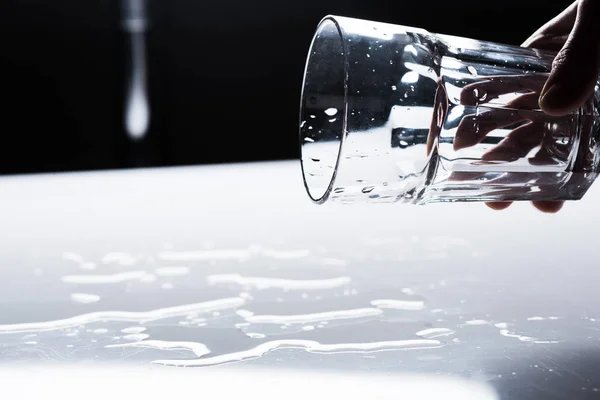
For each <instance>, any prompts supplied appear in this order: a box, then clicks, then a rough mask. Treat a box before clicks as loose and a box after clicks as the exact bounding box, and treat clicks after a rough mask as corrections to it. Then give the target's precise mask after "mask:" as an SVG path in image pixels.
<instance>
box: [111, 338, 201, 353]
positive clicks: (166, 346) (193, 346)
mask: <svg viewBox="0 0 600 400" xmlns="http://www.w3.org/2000/svg"><path fill="white" fill-rule="evenodd" d="M104 347H106V348H108V349H114V348H124V347H138V348H148V349H156V350H188V351H191V352H192V353H194V354H195V355H196V356H198V357H202V356H205V355H207V354H210V350H209V349H208V347H206V346H205V345H204V344H202V343H198V342H175V341H166V340H144V341H140V342H135V343H119V344H109V345H106V346H104Z"/></svg>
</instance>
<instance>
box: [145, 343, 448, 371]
mask: <svg viewBox="0 0 600 400" xmlns="http://www.w3.org/2000/svg"><path fill="white" fill-rule="evenodd" d="M142 343H143V342H142ZM442 346H443V344H442V343H441V342H439V341H437V340H428V339H417V340H397V341H385V342H370V343H336V344H322V343H319V342H317V341H313V340H274V341H270V342H266V343H262V344H259V345H258V346H256V347H254V348H252V349H249V350H244V351H240V352H236V353H229V354H223V355H219V356H214V357H209V358H204V359H203V358H200V359H194V360H156V361H154V362H153V363H154V364H161V365H168V366H178V367H200V366H213V365H220V364H226V363H232V362H240V361H247V360H251V359H255V358H260V357H262V356H264V355H265V354H267V353H269V352H271V351H274V350H278V349H300V350H304V351H307V352H309V353H318V354H337V353H374V352H380V351H399V350H424V349H434V348H439V347H442Z"/></svg>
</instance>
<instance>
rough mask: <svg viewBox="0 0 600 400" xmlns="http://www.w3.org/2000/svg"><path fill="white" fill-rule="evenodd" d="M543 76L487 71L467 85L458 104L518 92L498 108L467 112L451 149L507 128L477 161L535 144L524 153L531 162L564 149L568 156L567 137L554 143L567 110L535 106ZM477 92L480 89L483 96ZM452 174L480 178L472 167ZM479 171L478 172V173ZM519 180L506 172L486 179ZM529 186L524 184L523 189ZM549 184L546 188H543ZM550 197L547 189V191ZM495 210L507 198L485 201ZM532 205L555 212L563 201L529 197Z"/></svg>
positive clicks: (567, 120)
mask: <svg viewBox="0 0 600 400" xmlns="http://www.w3.org/2000/svg"><path fill="white" fill-rule="evenodd" d="M545 82H546V75H542V74H530V75H525V76H523V75H509V76H490V77H488V78H487V79H486V80H483V81H480V82H475V83H472V84H469V85H466V86H465V87H463V88H462V90H461V95H460V104H461V105H463V106H486V104H489V103H494V102H495V101H497V100H498V98H499V97H500V96H502V95H506V94H512V93H522V94H520V95H519V96H517V97H516V98H514V99H513V100H511V101H509V102H507V103H503V104H502V108H500V109H497V108H487V107H484V111H482V112H478V113H477V114H472V115H466V116H465V117H464V118H463V119H462V120H461V121H460V123H459V125H458V127H457V129H456V136H455V138H454V143H453V147H454V150H455V151H458V150H461V149H464V148H468V147H471V146H475V145H477V144H478V143H480V142H481V141H482V140H484V139H485V138H486V137H487V136H488V135H489V134H490V133H491V132H493V131H495V130H496V129H510V132H509V133H508V134H507V135H506V137H505V138H504V139H503V140H502V141H501V142H500V143H499V144H497V145H496V146H494V147H492V148H491V149H490V150H488V151H487V152H485V153H483V154H482V156H481V162H482V163H486V162H490V163H495V162H513V161H517V160H518V159H520V158H523V157H527V155H528V154H529V153H530V152H531V151H532V150H534V149H536V148H539V150H537V151H536V153H535V154H534V155H533V156H530V157H529V158H528V162H529V163H530V164H532V165H551V164H554V163H555V159H554V155H557V154H561V153H564V154H563V156H564V157H567V155H568V152H569V143H568V142H567V143H564V144H559V143H560V140H557V139H558V136H561V135H563V134H565V133H568V132H569V130H570V127H571V126H572V124H571V122H572V121H571V120H572V116H565V117H553V116H549V115H546V114H544V113H540V112H536V111H534V110H536V109H538V98H539V96H540V92H541V90H542V88H543V86H544V83H545ZM482 94H484V95H483V96H482ZM453 175H455V176H452V175H451V177H450V179H451V180H454V179H457V180H464V179H468V180H473V179H477V178H479V177H478V176H473V173H460V174H456V173H454V174H453ZM481 175H482V174H481ZM531 179H532V180H534V181H538V182H537V184H538V185H539V186H541V187H545V188H548V187H549V186H550V187H551V186H552V185H542V182H541V181H540V179H541V178H540V177H538V176H536V174H532V177H531ZM519 180H523V174H519V175H517V176H515V175H512V174H508V175H507V176H502V177H500V178H496V179H494V180H493V182H491V181H490V182H488V184H493V183H498V184H500V183H501V184H503V185H507V186H510V185H511V184H515V183H518V181H519ZM511 190H512V191H514V192H515V193H514V194H515V195H517V193H518V192H520V191H522V190H523V188H522V187H519V186H518V185H517V186H515V187H514V189H511ZM527 190H529V189H527ZM544 190H548V189H544ZM547 195H548V196H549V197H551V196H552V193H547ZM486 204H487V205H488V206H489V207H490V208H492V209H494V210H502V209H505V208H507V207H508V206H510V204H511V202H488V203H486ZM533 205H534V206H535V207H536V208H537V209H539V210H540V211H543V212H557V211H558V210H559V209H560V208H561V207H562V205H563V202H558V201H534V202H533Z"/></svg>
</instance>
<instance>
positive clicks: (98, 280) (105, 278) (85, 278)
mask: <svg viewBox="0 0 600 400" xmlns="http://www.w3.org/2000/svg"><path fill="white" fill-rule="evenodd" d="M149 276H151V275H150V274H148V273H147V272H146V271H128V272H120V273H116V274H107V275H65V276H63V277H62V281H63V282H65V283H77V284H84V285H87V284H90V285H96V284H107V283H121V282H129V281H139V280H143V279H145V278H148V277H149Z"/></svg>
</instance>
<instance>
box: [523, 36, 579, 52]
mask: <svg viewBox="0 0 600 400" xmlns="http://www.w3.org/2000/svg"><path fill="white" fill-rule="evenodd" d="M568 38H569V33H568V32H567V33H565V34H561V35H556V36H551V35H547V36H545V35H540V36H538V37H536V38H534V39H532V40H531V41H530V42H529V45H528V46H527V47H531V48H533V49H543V50H552V51H556V52H558V51H559V50H560V49H562V47H563V46H564V45H565V42H566V41H567V39H568ZM526 43H527V42H526Z"/></svg>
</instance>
